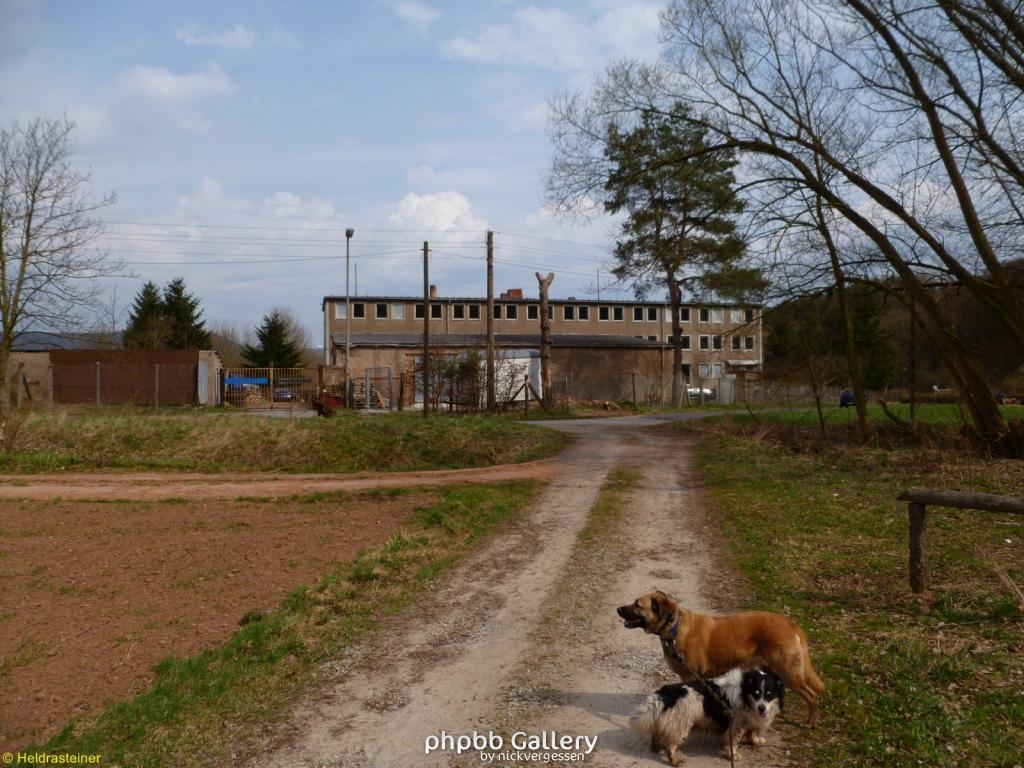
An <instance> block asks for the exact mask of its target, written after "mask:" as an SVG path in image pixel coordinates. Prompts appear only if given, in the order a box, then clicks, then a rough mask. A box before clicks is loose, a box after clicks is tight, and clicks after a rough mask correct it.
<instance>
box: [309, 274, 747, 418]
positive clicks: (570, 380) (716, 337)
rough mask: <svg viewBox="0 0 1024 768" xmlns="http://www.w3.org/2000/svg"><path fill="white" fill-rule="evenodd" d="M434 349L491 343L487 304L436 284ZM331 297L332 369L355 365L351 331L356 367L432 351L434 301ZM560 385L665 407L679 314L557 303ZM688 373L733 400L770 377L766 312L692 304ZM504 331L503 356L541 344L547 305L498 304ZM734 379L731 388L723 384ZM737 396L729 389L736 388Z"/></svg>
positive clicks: (511, 297)
mask: <svg viewBox="0 0 1024 768" xmlns="http://www.w3.org/2000/svg"><path fill="white" fill-rule="evenodd" d="M429 305H430V309H429V314H430V337H431V349H432V350H436V353H439V354H448V353H457V352H459V351H465V350H467V349H483V348H484V347H485V345H486V338H487V337H486V332H487V314H486V313H487V301H486V299H481V298H475V297H444V296H438V295H437V292H436V290H435V289H434V288H433V287H432V288H431V299H430V302H429ZM349 307H350V308H351V318H349V317H348V316H347V312H346V300H345V297H344V296H326V297H324V300H323V304H322V308H323V314H324V351H325V360H324V362H325V364H326V365H330V366H342V367H343V366H344V365H345V347H346V334H347V337H348V341H349V346H350V348H351V360H350V370H351V373H352V375H353V376H354V377H355V376H360V375H362V372H363V371H365V370H366V369H367V368H390V369H392V370H393V371H395V372H396V373H401V372H405V371H408V370H410V369H411V368H412V366H413V364H414V361H415V359H416V357H417V356H418V355H419V354H421V353H422V349H423V324H424V314H425V310H424V302H423V299H422V298H419V299H417V298H411V297H407V296H359V297H350V299H349ZM549 313H550V315H551V321H552V322H551V333H552V374H553V376H552V381H553V382H555V383H556V384H557V383H559V382H564V385H563V386H565V387H566V388H568V389H570V391H571V394H572V396H573V397H575V398H576V399H612V400H628V399H631V398H632V397H633V395H634V392H635V393H636V396H637V399H638V400H642V401H644V402H649V403H659V402H665V400H666V399H667V397H668V395H669V392H670V391H671V380H672V371H671V367H672V345H671V342H672V320H671V308H670V307H669V306H668V305H667V304H665V303H663V302H650V301H602V300H591V299H586V300H581V299H576V298H573V297H569V298H567V299H551V300H550V301H549ZM680 320H681V322H682V329H683V330H682V342H683V350H684V352H683V374H684V376H685V377H686V379H687V380H688V381H689V382H690V383H691V384H697V383H700V384H701V385H702V386H707V387H710V388H712V389H714V391H715V392H716V395H719V396H721V397H723V399H726V398H727V397H728V399H731V395H732V394H734V384H735V382H736V381H737V380H738V381H740V382H742V381H743V380H744V379H745V378H747V377H748V376H749V375H751V374H753V373H756V372H757V371H760V368H761V364H762V362H763V356H762V355H763V351H762V334H761V315H760V309H759V308H757V307H741V306H734V305H725V304H690V305H686V306H683V307H682V308H681V315H680ZM494 333H495V343H496V346H497V347H498V348H499V349H501V350H537V349H539V347H540V302H539V300H538V299H536V298H527V297H524V296H523V294H522V291H521V290H510V291H507V292H505V293H502V294H501V296H500V297H499V298H497V299H495V302H494ZM722 382H725V383H722ZM727 390H728V391H727Z"/></svg>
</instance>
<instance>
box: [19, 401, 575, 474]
mask: <svg viewBox="0 0 1024 768" xmlns="http://www.w3.org/2000/svg"><path fill="white" fill-rule="evenodd" d="M18 439H19V445H18V448H19V450H18V451H16V452H13V453H0V470H2V471H6V472H25V473H34V472H58V471H64V470H72V471H83V470H96V469H135V470H140V469H157V470H172V471H173V470H179V471H200V472H226V471H235V472H245V471H283V472H359V471H370V470H375V471H396V472H397V471H411V470H428V469H461V468H470V467H483V466H489V465H493V464H506V463H509V464H510V463H516V462H523V461H531V460H534V459H540V458H544V457H547V456H550V455H552V454H554V453H556V452H557V451H559V450H561V449H562V448H564V447H565V445H566V444H567V442H568V439H567V438H566V437H565V436H563V435H561V434H559V433H557V432H555V431H553V430H548V429H543V428H541V427H534V426H527V425H523V424H518V423H517V422H515V421H514V420H511V419H507V418H502V417H488V416H485V415H470V416H443V417H435V418H430V419H424V418H423V417H422V415H416V414H400V413H396V414H390V415H380V416H373V417H366V416H359V415H357V414H349V413H344V414H341V415H339V416H337V417H334V418H331V419H272V418H266V417H260V416H253V415H250V414H242V413H228V412H222V411H200V410H194V411H184V410H183V411H145V410H140V409H132V408H117V407H108V408H94V407H85V406H76V407H63V408H53V409H46V410H38V411H30V412H28V413H27V414H26V416H25V420H24V422H23V424H22V427H21V431H20V433H19V438H18Z"/></svg>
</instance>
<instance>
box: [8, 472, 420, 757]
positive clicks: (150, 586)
mask: <svg viewBox="0 0 1024 768" xmlns="http://www.w3.org/2000/svg"><path fill="white" fill-rule="evenodd" d="M34 479H35V478H33V480H34ZM118 479H119V481H120V482H119V484H117V485H116V486H115V485H107V486H80V487H81V488H88V489H89V490H90V495H92V496H97V495H106V497H107V498H121V496H120V495H119V494H120V493H122V492H128V491H130V492H131V495H132V496H133V497H135V498H159V497H160V496H161V494H162V493H163V492H166V491H167V490H168V488H169V487H172V488H176V487H177V484H181V485H182V488H181V489H180V490H176V491H174V492H172V493H171V494H170V495H179V496H187V497H188V498H189V501H188V502H187V503H115V504H100V503H89V502H54V503H48V504H45V505H44V504H40V503H39V502H38V501H34V502H32V501H27V502H15V501H3V502H0V584H2V588H0V688H2V690H3V695H2V696H0V744H2V745H4V747H5V748H16V747H18V746H21V745H24V744H27V743H29V742H32V741H38V740H42V739H45V738H47V737H49V736H50V735H52V734H53V733H54V732H55V731H56V730H57V729H59V728H60V727H62V726H63V725H64V724H65V723H66V722H67V721H68V720H69V719H70V718H71V717H73V716H75V715H79V714H81V713H84V712H88V711H93V710H96V709H98V708H100V707H101V706H102V705H103V704H104V703H105V702H107V701H108V700H111V699H120V698H123V697H126V696H129V695H131V694H133V693H138V692H140V691H141V690H144V689H145V688H146V687H148V686H149V684H150V683H151V682H152V680H153V670H154V667H155V665H156V664H157V663H158V662H159V661H160V660H161V659H163V658H165V657H166V656H169V655H175V656H186V655H190V654H193V653H196V652H198V651H201V650H203V649H206V648H210V647H213V646H216V645H218V644H220V643H222V642H223V641H224V640H225V639H226V638H227V637H229V636H230V635H231V634H232V633H233V632H234V631H235V630H236V629H237V626H238V621H239V619H240V618H241V617H242V616H243V615H245V614H246V613H247V612H248V611H251V610H268V609H273V608H275V607H277V606H278V605H279V604H280V602H281V600H282V599H283V598H284V597H285V596H286V595H287V594H288V593H289V592H291V591H292V590H293V589H295V588H296V587H298V586H300V585H305V584H312V583H315V582H316V581H317V579H318V577H319V576H320V575H322V574H324V573H325V572H326V571H327V570H328V569H329V567H330V566H331V565H332V564H333V563H334V562H336V561H344V560H348V559H351V558H352V557H353V556H354V555H355V554H356V553H357V552H358V550H359V549H361V548H363V547H368V546H376V545H379V544H381V543H382V542H384V541H385V540H386V539H387V538H388V536H389V535H391V533H393V532H394V531H395V530H396V529H398V528H400V527H401V526H402V524H403V523H404V522H405V521H406V520H407V519H408V518H409V516H410V514H411V513H412V510H413V509H414V508H415V507H416V506H421V505H423V504H425V503H428V502H429V500H431V499H432V494H430V493H429V492H419V491H416V492H411V493H409V494H407V495H403V496H400V497H396V498H387V497H377V496H369V495H353V496H345V497H339V498H337V499H332V500H328V501H326V502H324V503H316V504H312V503H302V502H298V501H285V502H276V503H273V504H266V503H245V502H228V503H225V502H216V503H214V502H212V501H211V500H210V499H212V498H216V496H217V494H210V493H208V491H209V490H210V488H207V487H204V486H201V485H196V486H188V481H187V480H186V479H185V478H177V477H176V478H175V479H174V484H172V485H170V486H158V487H156V488H154V487H153V486H152V482H153V481H152V480H149V479H148V478H139V477H138V476H135V477H132V476H130V475H121V476H119V477H118ZM406 479H408V478H406ZM288 480H289V482H290V484H289V485H288V486H287V488H286V489H284V488H282V486H279V485H275V484H274V483H273V481H267V482H266V483H265V485H266V486H267V488H268V489H269V488H270V487H273V490H268V491H267V492H268V493H275V494H276V493H291V492H300V491H301V492H303V493H307V494H308V493H310V492H312V491H314V490H320V489H321V488H322V487H323V486H322V484H320V485H318V484H316V483H313V484H312V485H308V484H303V483H302V481H301V480H299V479H297V478H288ZM186 486H187V487H186ZM78 487H79V486H75V487H73V488H78ZM261 487H262V486H261V483H260V481H259V479H256V480H251V481H250V482H249V483H248V484H247V486H246V491H245V493H246V494H248V495H258V494H260V493H262V492H263V491H261V490H259V489H260V488H261ZM357 487H358V486H357ZM218 488H219V490H220V491H222V492H223V493H227V494H229V495H230V494H234V495H236V496H237V495H240V493H241V491H240V490H239V489H234V488H233V489H231V490H227V488H226V487H220V486H219V487H218ZM98 490H99V491H106V494H103V493H99V492H97V491H98ZM331 490H335V487H334V486H331ZM115 491H116V493H115ZM63 494H64V495H66V496H67V495H73V493H70V492H69V488H64V489H63ZM28 495H29V496H30V497H32V498H36V499H38V498H49V497H48V496H45V495H38V496H32V495H31V494H28Z"/></svg>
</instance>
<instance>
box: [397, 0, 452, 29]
mask: <svg viewBox="0 0 1024 768" xmlns="http://www.w3.org/2000/svg"><path fill="white" fill-rule="evenodd" d="M391 12H392V13H394V14H395V15H396V16H397V17H398V18H400V19H401V20H402V21H404V22H405V23H406V24H407V25H409V26H410V27H411V28H413V29H415V30H416V31H417V32H420V33H421V34H422V33H426V32H429V31H430V28H431V27H432V26H433V24H434V22H435V21H437V19H438V17H439V16H440V15H441V12H440V11H438V10H437V9H436V8H431V7H430V6H429V5H427V4H426V3H421V2H419V0H403V1H402V2H398V3H395V4H394V5H392V6H391Z"/></svg>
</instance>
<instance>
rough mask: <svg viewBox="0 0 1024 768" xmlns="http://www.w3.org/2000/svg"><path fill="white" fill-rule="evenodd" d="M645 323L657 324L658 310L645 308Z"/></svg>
mask: <svg viewBox="0 0 1024 768" xmlns="http://www.w3.org/2000/svg"><path fill="white" fill-rule="evenodd" d="M647 322H649V323H656V322H658V308H657V307H648V308H647Z"/></svg>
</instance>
